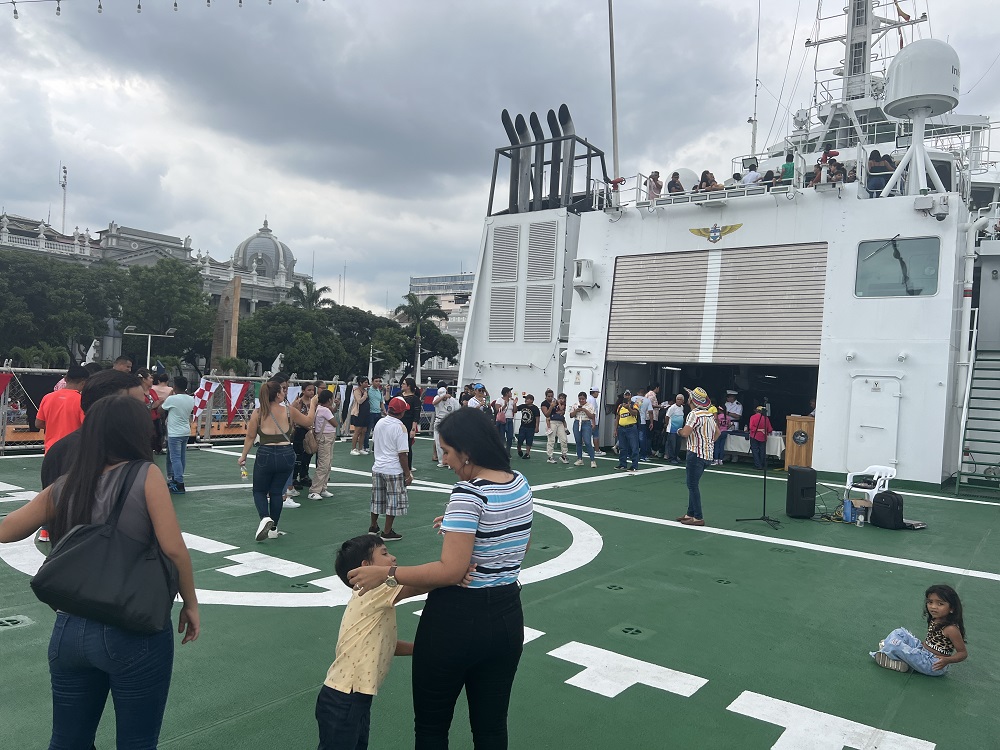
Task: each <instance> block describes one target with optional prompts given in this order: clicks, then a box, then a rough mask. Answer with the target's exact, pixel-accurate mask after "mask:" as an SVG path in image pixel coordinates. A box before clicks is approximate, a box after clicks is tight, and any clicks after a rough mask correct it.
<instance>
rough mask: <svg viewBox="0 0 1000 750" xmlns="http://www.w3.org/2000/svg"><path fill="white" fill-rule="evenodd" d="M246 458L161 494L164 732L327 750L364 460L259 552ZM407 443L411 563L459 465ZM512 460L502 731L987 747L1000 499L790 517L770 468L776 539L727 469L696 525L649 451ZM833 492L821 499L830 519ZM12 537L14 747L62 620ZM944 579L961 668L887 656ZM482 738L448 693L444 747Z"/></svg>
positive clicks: (7, 579) (0, 497) (173, 739)
mask: <svg viewBox="0 0 1000 750" xmlns="http://www.w3.org/2000/svg"><path fill="white" fill-rule="evenodd" d="M237 454H238V449H237V448H235V447H217V448H214V449H211V450H190V451H189V454H188V476H187V478H186V479H187V487H188V493H187V494H186V495H184V496H179V497H175V505H176V507H177V511H178V515H179V517H180V520H181V524H182V527H183V529H184V531H185V532H186V533H187V534H189V535H192V536H190V537H189V544H190V545H191V546H193V547H196V549H194V550H193V551H192V553H191V554H192V558H193V560H194V566H195V571H196V573H195V574H196V582H197V585H198V587H199V589H200V591H201V594H200V597H201V599H202V602H203V604H202V607H201V611H202V624H203V632H202V636H201V638H200V639H199V640H198V641H197V642H195V643H193V644H188V645H186V646H184V647H183V648H180V647H179V648H178V649H177V654H176V660H175V666H174V677H173V683H172V689H171V694H170V700H169V704H168V706H167V712H166V718H165V721H164V725H163V732H162V735H161V743H160V745H161V747H164V748H173V747H183V748H185V749H186V750H196V749H199V748H205V749H208V748H212V749H213V750H217V749H218V748H236V747H239V748H244V749H246V750H253V749H254V748H274V747H278V748H309V747H315V746H316V741H317V735H316V729H315V720H314V718H313V709H314V704H315V698H316V693H317V691H318V689H319V686H320V684H321V683H322V679H323V677H324V675H325V671H326V669H327V667H328V665H329V662H330V661H331V659H332V656H333V653H334V647H335V643H336V637H337V629H338V626H339V623H340V617H341V614H342V612H343V607H342V606H341V605H342V603H343V602H344V601H345V599H346V597H347V594H348V591H347V589H346V588H345V587H343V585H342V584H340V583H339V581H330V580H328V579H329V577H330V576H333V575H334V572H333V554H334V551H335V549H336V547H337V546H338V545H339V543H340V542H341V541H342V540H343V539H345V538H348V537H350V536H353V535H355V534H358V533H362V532H364V531H365V530H366V529H367V526H368V499H369V490H368V487H369V484H368V472H369V469H370V464H371V457H370V456H350V455H348V450H347V444H346V443H338V444H337V445H336V450H335V457H334V471H333V474H332V475H331V486H330V489H331V491H332V492H333V493H334V498H332V499H330V500H326V501H322V502H312V501H309V500H303V502H302V507H301V508H298V509H294V510H286V511H284V513H283V515H282V523H281V526H282V528H283V529H284V530H285V531H287V532H288V533H287V536H285V537H282V538H280V539H278V540H271V541H268V542H266V543H262V544H258V543H255V542H254V541H253V540H252V534H253V531H254V529H255V527H256V515H255V513H254V510H253V505H252V502H251V499H250V496H249V488H248V487H247V485H245V484H241V482H240V480H239V472H238V470H237V468H236V462H235V456H236V455H237ZM416 459H417V463H416V465H417V474H416V476H417V482H416V483H415V485H414V487H413V488H412V489H413V491H412V492H411V507H410V513H409V515H408V516H406V517H403V518H400V519H399V520H398V521H397V524H396V526H397V529H398V530H399V531H400V532H401V533H402V534H403V535H404V539H402V540H401V541H399V542H396V543H394V544H393V545H392V546H391V550H392V552H393V553H394V554H395V555H396V556H397V557H398V559H399V561H400V563H401V564H404V565H405V564H408V563H420V562H424V561H428V560H431V559H435V556H436V555H437V553H438V550H439V545H440V538H439V537H438V536H437V535H436V534H435V533H434V532H433V530H432V528H431V522H432V519H433V518H434V517H435V516H436V515H439V514H440V513H441V510H442V508H443V507H444V503H445V502H446V500H447V492H448V488H449V487H450V485H451V482H452V481H453V476H452V475H451V473H450V472H449V471H448V470H446V469H437V468H436V467H435V466H434V465H433V464H432V463H431V461H430V444H429V443H428V442H427V441H426V440H421V441H419V442H418V445H417V450H416ZM514 461H515V462H516V468H517V469H518V470H521V471H523V472H524V473H525V475H526V476H527V477H528V479H529V481H530V482H531V484H532V486H533V488H534V491H535V499H536V503H537V509H538V513H537V514H536V517H535V524H534V529H533V534H532V547H531V550H530V552H529V555H528V558H527V560H526V571H525V572H524V574H523V578H524V590H523V593H522V598H523V602H524V611H525V623H526V625H527V626H528V627H529V628H530V629H531V630H529V637H530V638H531V640H530V641H529V642H528V643H526V646H525V650H524V656H523V658H522V661H521V665H520V669H519V672H518V677H517V681H516V683H515V686H514V692H513V697H512V703H511V713H510V737H511V740H510V745H511V747H513V748H563V747H569V746H573V747H588V748H640V747H677V748H698V749H699V750H705V749H707V748H736V747H738V748H770V747H779V748H802V747H815V748H821V747H822V748H827V747H829V748H839V747H841V744H840V742H839V741H837V740H835V739H834V738H835V737H838V736H839V737H842V738H847V739H845V740H844V741H843V746H846V747H856V748H862V747H864V748H873V747H879V748H932V747H937V748H942V750H943V749H945V748H987V747H995V746H996V737H997V735H998V734H1000V716H998V714H997V712H996V710H995V705H994V704H995V699H994V698H992V697H991V696H993V695H994V693H993V690H994V688H995V685H994V682H995V680H994V672H995V665H996V664H997V663H998V650H1000V643H998V642H997V641H996V640H995V639H992V638H989V637H988V636H987V633H989V632H990V631H991V630H992V628H991V626H992V623H994V622H995V621H996V619H997V616H998V614H1000V612H998V610H1000V604H998V602H1000V597H998V596H997V594H998V592H1000V559H998V557H997V555H996V547H995V544H993V543H991V542H990V541H989V540H990V539H991V537H992V535H993V532H994V530H995V529H996V528H997V527H998V513H997V510H998V505H997V503H995V502H992V501H990V500H983V499H974V498H955V497H952V496H950V495H949V494H948V493H947V492H943V491H941V490H940V489H939V488H937V487H933V486H928V485H916V484H908V483H903V482H900V483H894V485H893V488H894V489H896V490H898V491H901V492H902V494H903V495H904V498H905V502H906V517H907V518H914V519H919V520H922V521H925V522H926V523H927V525H928V528H927V529H925V530H922V531H896V532H892V531H886V530H883V529H878V528H873V527H871V526H870V525H869V526H865V527H864V528H857V527H855V526H851V525H845V524H842V523H837V522H830V521H813V520H796V519H791V518H787V517H786V516H785V514H784V500H785V486H786V485H785V481H786V480H785V477H784V475H783V473H782V472H779V471H775V472H771V473H769V474H768V479H767V497H768V511H769V513H770V515H772V516H775V517H777V518H778V519H779V520H780V521H781V526H780V528H779V529H777V530H772V529H771V528H770V527H769V526H767V525H766V524H764V523H762V522H757V521H750V522H737V521H735V520H734V519H736V518H738V517H744V516H756V515H758V514H759V513H760V510H761V489H762V485H763V481H762V479H761V476H760V474H759V473H758V472H755V471H753V470H752V469H748V468H747V466H746V465H745V464H737V465H735V466H734V465H730V464H727V465H726V466H724V467H713V468H712V469H710V470H709V471H707V472H706V474H705V476H704V478H703V480H702V483H701V486H702V494H703V502H704V506H705V514H706V519H707V521H708V523H709V525H708V526H706V527H704V528H694V527H687V526H682V525H681V524H678V523H676V522H674V521H673V520H672V519H673V518H675V517H676V516H679V515H681V514H682V513H683V512H684V510H685V507H686V489H685V482H684V471H683V469H681V468H675V467H668V466H665V465H663V464H661V463H655V462H654V463H651V464H644V465H643V468H642V470H641V471H640V472H639V473H638V474H637V475H635V476H626V475H622V474H619V473H617V472H614V471H613V469H612V467H613V466H614V462H613V459H612V458H605V459H600V460H599V468H598V469H590V468H586V467H574V466H573V465H572V463H570V465H562V464H556V465H548V464H546V463H545V462H544V455H543V452H542V451H539V452H537V453H536V454H535V456H533V458H532V460H531V461H521V460H518V459H517V458H516V457H515V459H514ZM39 465H40V458H39V457H37V456H12V457H3V458H0V513H5V512H9V511H10V510H12V509H13V508H15V507H17V505H18V504H19V503H20V502H23V501H24V498H25V497H26V496H27V494H29V491H31V490H35V489H37V488H38V486H39V480H38V468H39ZM837 479H838V478H837V477H826V478H824V479H823V480H822V481H824V482H829V483H831V484H835V482H836V481H837ZM840 481H843V478H842V477H841V478H840ZM19 493H20V494H19ZM836 497H837V496H836V493H835V492H834V491H832V490H831V491H830V492H824V493H823V494H822V495H821V499H826V500H827V505H828V509H829V510H830V511H832V510H834V508H835V507H836ZM300 499H302V498H300ZM820 507H822V503H821V504H820ZM213 542H214V544H213ZM13 549H14V548H12V547H10V546H6V547H4V548H0V555H2V556H4V560H5V561H4V562H2V563H0V590H2V591H3V598H2V602H0V618H5V622H6V625H7V626H6V627H0V662H2V664H3V676H2V678H0V705H3V706H4V707H5V711H4V720H3V722H2V724H0V737H2V738H3V739H4V740H5V741H4V742H3V743H2V744H3V745H4V747H6V748H11V749H12V750H13V749H16V748H35V747H39V746H41V745H42V744H43V742H44V739H45V737H47V736H48V731H49V726H50V720H51V710H50V692H49V687H48V675H47V673H46V669H45V654H46V643H47V641H48V638H49V633H50V627H51V624H52V621H53V613H52V612H51V611H50V610H48V609H47V608H46V607H45V606H44V605H42V604H40V603H39V602H38V601H37V600H36V599H35V597H34V596H33V595H32V593H31V589H30V588H29V586H28V576H27V575H26V574H25V573H24V572H22V570H18V569H16V568H18V567H20V568H22V569H24V568H28V567H30V565H31V564H33V563H32V558H35V560H34V563H35V564H37V558H39V557H40V554H41V553H40V552H36V551H35V548H34V546H33V545H31V544H28V545H22V546H20V547H17V548H16V551H17V553H18V554H16V555H14V554H11V552H12V550H13ZM38 549H39V550H40V549H42V547H41V546H39V547H38ZM248 552H250V553H261V554H264V555H267V556H268V557H267V559H266V563H265V564H263V566H262V567H263V568H264V569H263V570H261V571H260V572H255V573H252V574H249V575H233V574H232V573H233V572H234V571H233V568H234V567H237V566H240V565H247V564H251V561H250V560H249V559H248V558H246V557H242V558H241V556H242V555H246V553H248ZM259 563H260V559H259V558H258V559H257V562H256V563H254V564H259ZM289 563H292V564H291V565H289ZM226 568H230V570H228V571H227V570H226ZM267 568H272V569H276V570H279V571H280V572H273V570H268V569H267ZM242 572H247V571H246V570H245V569H244V570H243V571H242ZM938 582H945V583H950V584H952V585H954V586H955V587H956V588H957V589H958V591H959V593H960V595H961V596H962V599H963V604H964V606H965V608H966V628H967V631H968V635H969V653H970V654H971V656H970V658H969V659H968V661H966V662H964V663H962V664H959V665H956V666H954V667H952V669H951V673H950V674H949V675H947V676H946V677H944V678H942V679H935V678H929V677H925V676H923V675H920V674H913V673H910V674H899V673H896V672H891V671H888V670H885V669H882V668H880V667H878V666H876V665H875V664H874V662H873V661H872V660H871V659H870V658H869V657H868V654H867V652H868V651H869V650H871V649H873V648H874V647H875V645H876V644H877V643H878V641H879V639H880V638H882V637H883V636H884V635H885V634H886V633H888V632H889V631H890V630H892V629H893V628H895V627H898V626H906V627H908V628H910V629H911V630H913V631H914V632H917V633H920V632H922V631H921V626H922V619H921V608H922V597H923V591H924V589H925V588H926V586H928V585H929V584H932V583H938ZM421 606H422V604H421V603H420V602H419V601H411V602H404V603H402V604H401V605H400V606H399V608H398V623H399V633H400V638H403V639H410V638H412V636H413V634H414V632H415V628H416V624H417V622H418V621H417V617H415V616H414V615H415V613H416V612H417V611H418V610H420V608H421ZM17 618H22V620H21V621H24V618H26V619H27V621H30V622H29V623H28V624H23V625H17V622H18V619H17ZM112 719H113V708H112V706H111V705H110V702H109V705H108V707H107V709H106V713H105V719H104V722H103V724H102V726H101V729H100V732H99V735H98V741H97V745H98V747H110V746H113V744H114V743H113V739H112V738H113V727H114V722H113V720H112ZM411 745H412V711H411V704H410V664H409V662H408V660H407V659H406V658H397V659H396V660H395V662H394V665H393V668H392V671H391V672H390V674H389V676H388V678H387V680H386V682H385V684H384V685H383V687H382V690H381V692H380V693H379V696H378V697H377V699H376V701H375V703H374V707H373V714H372V737H371V746H372V747H375V748H404V747H409V746H411ZM471 746H472V743H471V738H470V734H469V730H468V718H467V711H466V709H465V706H464V700H461V699H460V702H459V706H458V710H457V712H456V717H455V723H454V725H453V729H452V747H455V748H470V747H471Z"/></svg>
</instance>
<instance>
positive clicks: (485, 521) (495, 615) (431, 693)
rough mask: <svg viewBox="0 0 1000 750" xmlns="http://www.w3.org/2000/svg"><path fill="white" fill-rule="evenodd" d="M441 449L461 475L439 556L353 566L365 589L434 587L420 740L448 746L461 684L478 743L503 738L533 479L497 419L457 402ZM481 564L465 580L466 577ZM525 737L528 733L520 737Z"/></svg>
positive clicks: (520, 635)
mask: <svg viewBox="0 0 1000 750" xmlns="http://www.w3.org/2000/svg"><path fill="white" fill-rule="evenodd" d="M438 430H439V432H440V441H441V453H442V456H441V458H442V459H443V460H444V462H445V464H447V466H448V467H449V468H450V469H451V470H452V471H454V472H455V474H456V475H457V476H458V479H459V481H458V483H457V484H456V485H455V486H454V488H453V489H452V491H451V499H450V501H449V502H448V508H447V510H446V511H445V514H444V516H442V517H441V518H438V519H437V520H436V521H435V526H439V528H440V529H441V531H442V532H443V534H444V541H443V542H442V544H441V559H440V560H438V561H437V562H431V563H426V564H424V565H417V566H413V567H395V566H393V567H383V566H377V565H365V566H363V567H360V568H355V569H354V570H352V571H350V573H349V574H348V580H349V581H350V583H351V585H352V586H354V588H355V589H356V590H357V591H358V592H359V593H360V594H362V595H364V594H365V593H366V592H369V591H371V590H372V589H375V588H378V587H379V586H381V585H382V584H384V583H386V582H387V581H389V580H390V578H391V579H392V583H391V584H390V585H394V584H395V583H396V582H398V583H400V584H403V585H407V586H416V587H418V588H421V589H425V590H427V589H430V590H431V591H430V593H429V594H428V596H427V604H426V606H425V607H424V611H423V613H422V614H421V616H420V624H419V625H418V626H417V636H416V640H415V641H414V646H413V710H414V727H415V731H416V747H417V748H445V747H447V746H448V730H449V728H450V726H451V720H452V715H453V714H454V711H455V703H456V701H457V700H458V696H459V693H461V692H462V688H465V692H466V697H467V698H468V701H469V722H470V724H471V725H472V737H473V742H474V744H475V746H476V747H478V748H486V747H489V748H506V747H507V709H508V706H509V704H510V694H511V689H512V686H513V683H514V675H515V674H516V672H517V666H518V663H519V661H520V659H521V650H522V647H523V643H524V615H523V613H522V610H521V586H520V584H519V583H518V582H517V578H518V575H519V573H520V570H521V564H522V561H523V560H524V555H525V553H526V552H527V550H528V545H529V542H530V539H531V521H532V497H531V487H529V486H528V482H527V481H526V480H525V478H524V477H523V476H522V475H521V474H520V473H518V472H516V471H513V470H512V469H511V468H510V456H509V455H508V453H507V448H506V446H504V444H503V442H502V441H501V440H500V434H499V432H497V429H496V425H495V423H494V421H493V420H492V419H490V418H489V416H487V415H486V414H484V413H483V412H481V411H478V410H475V409H458V410H457V411H455V412H452V413H451V414H450V415H448V416H447V417H445V418H444V419H443V420H442V421H441V424H440V425H439V426H438ZM470 565H475V566H476V567H475V570H474V571H473V572H472V573H471V581H470V583H469V585H468V587H467V588H464V587H462V586H460V585H459V584H460V583H461V582H462V579H463V578H464V577H465V575H466V573H467V572H468V571H469V566H470ZM521 744H522V745H523V742H522V743H521Z"/></svg>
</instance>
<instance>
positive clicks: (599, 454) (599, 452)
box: [594, 451, 608, 456]
mask: <svg viewBox="0 0 1000 750" xmlns="http://www.w3.org/2000/svg"><path fill="white" fill-rule="evenodd" d="M594 455H595V456H606V455H608V454H607V453H605V452H604V451H594Z"/></svg>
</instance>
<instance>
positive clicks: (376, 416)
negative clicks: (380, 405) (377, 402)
mask: <svg viewBox="0 0 1000 750" xmlns="http://www.w3.org/2000/svg"><path fill="white" fill-rule="evenodd" d="M381 418H382V412H380V411H373V412H369V413H368V432H366V433H365V450H368V444H369V441H370V440H371V439H372V430H374V429H375V425H377V424H378V421H379V420H380V419H381Z"/></svg>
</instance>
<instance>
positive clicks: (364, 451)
mask: <svg viewBox="0 0 1000 750" xmlns="http://www.w3.org/2000/svg"><path fill="white" fill-rule="evenodd" d="M370 452H371V451H369V450H368V449H367V448H365V449H363V450H362V451H361V455H362V456H367V455H368V454H369V453H370Z"/></svg>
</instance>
